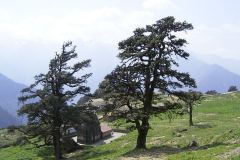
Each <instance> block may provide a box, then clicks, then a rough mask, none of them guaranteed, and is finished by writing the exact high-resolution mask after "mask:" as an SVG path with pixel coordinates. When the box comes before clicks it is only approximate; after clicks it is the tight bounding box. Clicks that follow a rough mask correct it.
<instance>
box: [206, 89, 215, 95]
mask: <svg viewBox="0 0 240 160" xmlns="http://www.w3.org/2000/svg"><path fill="white" fill-rule="evenodd" d="M206 94H208V95H216V94H218V92H217V91H216V90H209V91H207V92H206Z"/></svg>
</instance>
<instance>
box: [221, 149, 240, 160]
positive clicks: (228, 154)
mask: <svg viewBox="0 0 240 160" xmlns="http://www.w3.org/2000/svg"><path fill="white" fill-rule="evenodd" d="M238 155H240V147H238V148H235V149H233V150H231V151H229V152H226V153H224V154H222V155H218V156H217V158H218V159H221V160H224V159H229V158H231V157H233V156H238Z"/></svg>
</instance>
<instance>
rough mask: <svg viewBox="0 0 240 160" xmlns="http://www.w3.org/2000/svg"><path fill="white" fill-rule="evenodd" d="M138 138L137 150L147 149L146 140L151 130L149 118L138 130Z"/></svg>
mask: <svg viewBox="0 0 240 160" xmlns="http://www.w3.org/2000/svg"><path fill="white" fill-rule="evenodd" d="M137 130H138V138H137V146H136V149H146V140H147V134H148V130H149V123H148V118H146V119H145V120H143V121H142V125H141V126H139V127H138V128H137Z"/></svg>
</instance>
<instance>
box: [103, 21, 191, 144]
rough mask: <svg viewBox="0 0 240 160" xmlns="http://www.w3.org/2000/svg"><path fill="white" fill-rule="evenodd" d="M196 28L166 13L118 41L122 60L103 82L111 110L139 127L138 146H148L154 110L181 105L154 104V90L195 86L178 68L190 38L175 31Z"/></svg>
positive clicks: (171, 92) (169, 91)
mask: <svg viewBox="0 0 240 160" xmlns="http://www.w3.org/2000/svg"><path fill="white" fill-rule="evenodd" d="M191 29H193V26H192V25H191V24H190V23H187V22H185V21H184V22H176V21H175V18H174V17H166V18H163V19H161V20H159V21H157V22H156V23H155V24H153V25H147V26H146V27H145V28H137V29H136V30H135V31H134V34H133V35H132V36H131V37H129V38H128V39H126V40H124V41H122V42H120V43H119V49H120V53H119V55H118V57H119V59H120V60H121V63H120V65H119V66H117V67H116V68H115V69H114V70H113V71H112V72H111V73H110V74H109V75H107V76H106V77H105V79H104V81H103V82H102V83H101V84H100V88H101V90H102V91H101V92H103V93H104V94H102V93H101V94H102V95H104V97H105V99H107V100H110V101H111V102H112V103H113V106H114V107H113V108H112V111H111V112H112V114H113V115H116V116H119V117H124V118H126V119H127V122H132V123H134V124H135V127H136V129H137V131H138V137H137V145H136V148H146V137H147V134H148V130H149V128H150V124H149V119H150V116H151V115H152V114H158V113H163V112H167V111H169V110H174V109H177V108H178V107H179V105H177V104H176V103H171V102H172V101H170V100H169V101H166V103H165V105H164V106H153V101H154V100H156V98H157V97H158V96H156V94H155V91H157V92H158V93H161V94H168V95H175V93H176V92H177V91H176V90H177V89H179V88H183V87H195V81H194V80H193V79H192V78H191V77H190V75H189V74H188V73H183V72H179V71H177V70H176V69H177V67H178V63H177V60H178V59H179V58H183V59H187V58H188V57H189V54H188V53H187V52H186V51H184V50H183V46H185V44H187V41H186V40H185V39H182V38H178V37H177V36H176V33H178V32H181V31H187V30H191Z"/></svg>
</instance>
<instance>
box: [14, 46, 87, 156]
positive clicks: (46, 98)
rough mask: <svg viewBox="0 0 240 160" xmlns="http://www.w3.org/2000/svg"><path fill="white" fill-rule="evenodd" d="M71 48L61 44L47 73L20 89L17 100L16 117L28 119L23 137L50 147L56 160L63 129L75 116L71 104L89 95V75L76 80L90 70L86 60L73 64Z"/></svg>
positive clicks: (72, 49) (73, 53)
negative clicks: (76, 99)
mask: <svg viewBox="0 0 240 160" xmlns="http://www.w3.org/2000/svg"><path fill="white" fill-rule="evenodd" d="M75 48H76V46H73V45H72V42H67V43H64V44H63V46H62V50H61V52H60V53H56V55H55V57H54V58H53V59H52V60H51V61H50V64H49V70H48V72H47V73H46V74H39V75H37V76H36V77H35V83H34V84H32V85H30V87H28V88H25V89H23V90H22V94H23V95H22V96H21V97H19V101H20V102H23V104H24V105H23V106H22V108H21V109H20V110H19V112H18V113H19V115H26V116H27V118H28V124H27V134H29V135H30V136H31V137H37V138H38V139H39V140H41V141H44V142H45V144H46V145H53V146H54V153H55V158H56V160H59V159H60V158H61V157H62V152H61V139H62V131H63V128H64V125H65V124H67V123H69V121H70V120H71V114H75V115H76V112H75V111H77V110H76V109H75V107H74V106H73V103H72V101H73V99H74V98H75V97H76V96H77V95H80V94H88V93H89V91H90V88H89V87H87V86H86V82H87V79H88V78H89V77H90V76H91V74H84V75H82V76H76V75H79V74H78V72H79V71H80V70H83V69H84V68H86V67H89V66H90V60H84V61H82V62H78V63H75V64H73V63H74V61H73V60H74V59H76V58H77V53H76V51H75ZM72 64H73V65H72ZM29 100H31V101H29ZM73 109H74V110H73ZM73 118H74V117H73Z"/></svg>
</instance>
